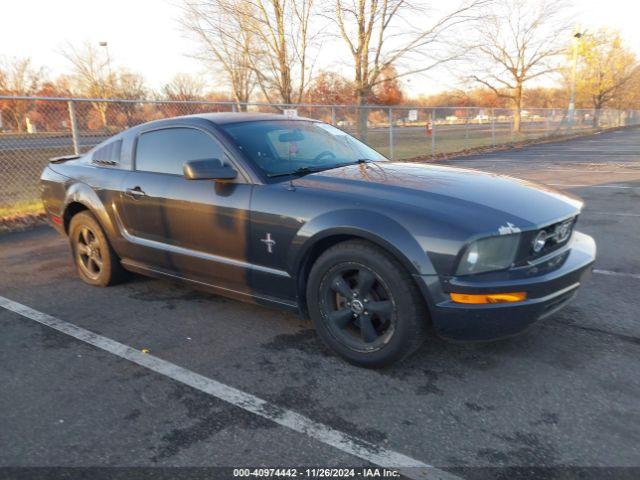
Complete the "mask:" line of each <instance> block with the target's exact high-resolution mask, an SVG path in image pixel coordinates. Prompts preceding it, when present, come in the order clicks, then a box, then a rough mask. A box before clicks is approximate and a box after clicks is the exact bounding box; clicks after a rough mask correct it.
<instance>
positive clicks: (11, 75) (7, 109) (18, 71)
mask: <svg viewBox="0 0 640 480" xmlns="http://www.w3.org/2000/svg"><path fill="white" fill-rule="evenodd" d="M43 77H44V74H43V69H42V68H37V67H35V66H34V65H33V63H32V62H31V59H30V58H4V59H0V95H21V96H29V95H34V94H35V93H37V91H38V90H39V89H40V87H41V83H42V79H43ZM31 107H32V103H31V102H28V101H11V100H0V112H1V113H2V118H3V120H4V121H5V122H6V123H7V124H8V125H9V127H10V128H11V129H14V130H16V131H18V132H23V131H25V130H26V128H27V113H28V112H29V109H30V108H31Z"/></svg>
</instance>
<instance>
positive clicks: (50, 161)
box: [49, 155, 80, 163]
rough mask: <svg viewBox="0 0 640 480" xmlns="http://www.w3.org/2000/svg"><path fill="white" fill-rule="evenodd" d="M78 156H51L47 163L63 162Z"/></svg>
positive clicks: (78, 156)
mask: <svg viewBox="0 0 640 480" xmlns="http://www.w3.org/2000/svg"><path fill="white" fill-rule="evenodd" d="M77 158H80V155H63V156H62V157H53V158H50V159H49V163H64V162H67V161H69V160H75V159H77Z"/></svg>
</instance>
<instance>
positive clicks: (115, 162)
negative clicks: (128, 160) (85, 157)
mask: <svg viewBox="0 0 640 480" xmlns="http://www.w3.org/2000/svg"><path fill="white" fill-rule="evenodd" d="M121 153H122V140H116V141H114V142H109V143H107V144H106V145H104V146H102V147H100V148H98V149H97V150H96V151H95V152H93V154H92V155H91V163H93V164H94V165H99V166H102V167H105V166H106V167H116V166H119V165H120V155H121Z"/></svg>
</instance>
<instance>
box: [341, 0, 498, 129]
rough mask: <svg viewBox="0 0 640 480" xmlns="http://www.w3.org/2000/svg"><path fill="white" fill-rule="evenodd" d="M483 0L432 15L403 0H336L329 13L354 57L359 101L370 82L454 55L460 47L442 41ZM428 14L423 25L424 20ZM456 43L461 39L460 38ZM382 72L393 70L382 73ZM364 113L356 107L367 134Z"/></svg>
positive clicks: (475, 14) (364, 97)
mask: <svg viewBox="0 0 640 480" xmlns="http://www.w3.org/2000/svg"><path fill="white" fill-rule="evenodd" d="M487 3H488V1H486V0H464V1H463V2H462V3H460V4H458V5H457V6H456V7H455V8H453V9H450V10H448V11H446V12H445V13H443V14H441V15H439V16H438V18H435V19H429V14H428V11H427V9H426V7H425V6H418V5H415V4H412V3H410V2H409V1H407V0H335V10H334V12H332V13H333V14H332V17H333V20H334V21H335V23H336V24H337V27H338V30H339V34H340V36H341V38H342V39H343V40H344V42H345V43H346V46H347V48H348V50H349V53H350V54H351V56H352V57H353V68H354V83H355V99H356V104H357V105H358V106H359V107H362V106H363V105H364V104H365V103H366V102H367V99H368V98H370V96H371V94H372V91H373V88H374V87H375V86H376V85H378V84H379V83H382V82H390V81H391V82H393V81H394V80H396V79H398V78H402V77H406V76H407V75H412V74H416V73H420V72H425V71H427V70H430V69H432V68H434V67H435V66H437V65H440V64H442V63H444V62H447V61H449V60H453V59H455V58H458V57H459V56H460V55H461V54H462V50H461V49H456V48H451V46H450V45H449V46H445V43H446V40H447V34H448V33H450V32H452V31H454V30H455V27H457V26H460V25H461V24H463V23H466V22H469V21H472V20H476V19H477V17H478V15H479V14H480V10H479V7H481V6H483V5H486V4H487ZM418 18H420V19H421V20H422V19H423V18H424V19H429V21H428V23H427V24H426V25H425V24H424V23H423V21H416V19H418ZM458 43H459V42H458ZM384 72H387V73H388V72H393V75H392V76H391V78H390V77H389V75H383V73H384ZM366 126H367V114H366V110H365V109H363V108H360V109H359V115H358V134H359V135H360V137H365V135H366Z"/></svg>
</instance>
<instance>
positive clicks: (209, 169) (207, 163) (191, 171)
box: [182, 158, 238, 180]
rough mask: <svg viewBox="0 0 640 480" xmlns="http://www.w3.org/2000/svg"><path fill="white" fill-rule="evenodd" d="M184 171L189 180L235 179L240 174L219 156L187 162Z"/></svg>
mask: <svg viewBox="0 0 640 480" xmlns="http://www.w3.org/2000/svg"><path fill="white" fill-rule="evenodd" d="M182 171H183V173H184V178H186V179H187V180H233V179H234V178H236V177H237V176H238V172H236V171H235V170H234V169H233V168H231V167H229V166H227V165H224V164H223V163H222V161H220V160H219V159H217V158H212V159H210V160H191V161H189V162H185V164H184V166H183V167H182Z"/></svg>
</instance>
